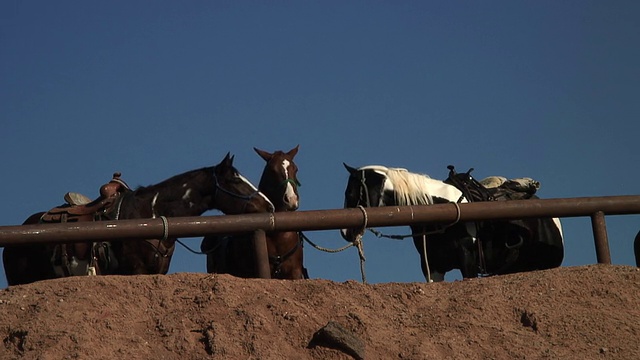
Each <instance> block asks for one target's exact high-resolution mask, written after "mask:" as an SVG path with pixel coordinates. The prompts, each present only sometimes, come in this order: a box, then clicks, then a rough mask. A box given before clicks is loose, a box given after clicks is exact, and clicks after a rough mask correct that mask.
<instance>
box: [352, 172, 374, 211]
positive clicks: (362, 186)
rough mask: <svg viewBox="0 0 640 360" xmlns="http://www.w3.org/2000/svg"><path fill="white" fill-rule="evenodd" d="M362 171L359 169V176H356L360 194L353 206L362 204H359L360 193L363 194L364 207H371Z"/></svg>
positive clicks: (365, 179)
mask: <svg viewBox="0 0 640 360" xmlns="http://www.w3.org/2000/svg"><path fill="white" fill-rule="evenodd" d="M364 173H365V171H364V170H361V171H360V174H361V176H358V180H360V184H359V185H360V186H359V191H360V196H359V197H358V202H357V203H356V206H355V207H358V206H359V205H362V204H361V200H362V195H364V199H365V203H364V207H371V201H370V199H369V188H368V187H367V178H366V177H365V176H364Z"/></svg>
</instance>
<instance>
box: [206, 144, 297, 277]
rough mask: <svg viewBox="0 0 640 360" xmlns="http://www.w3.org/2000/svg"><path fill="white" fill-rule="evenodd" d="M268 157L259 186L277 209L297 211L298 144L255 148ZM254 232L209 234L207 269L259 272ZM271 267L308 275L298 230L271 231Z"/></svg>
mask: <svg viewBox="0 0 640 360" xmlns="http://www.w3.org/2000/svg"><path fill="white" fill-rule="evenodd" d="M254 150H255V151H256V153H258V155H260V157H261V158H262V159H264V160H265V161H266V165H265V167H264V170H263V172H262V177H261V178H260V183H259V185H258V189H259V190H260V192H262V193H264V194H265V195H266V196H267V197H268V198H269V200H271V202H272V203H273V204H274V206H275V211H295V210H297V209H298V206H299V196H298V186H300V182H299V181H298V176H297V174H298V167H297V165H296V164H295V162H294V161H293V158H294V157H295V156H296V154H297V153H298V146H296V147H295V148H293V149H291V150H289V151H288V152H286V153H285V152H283V151H276V152H274V153H270V152H267V151H264V150H260V149H257V148H254ZM251 237H252V235H250V234H249V235H234V236H206V237H205V238H204V239H203V241H202V244H201V246H200V248H201V250H202V251H203V252H205V253H207V272H209V273H223V274H231V275H234V276H238V277H244V278H252V277H256V276H257V268H256V260H255V257H254V256H253V250H252V240H251ZM266 240H267V251H268V254H269V267H270V269H271V278H273V279H292V280H293V279H305V278H308V275H307V272H306V269H305V268H304V267H303V255H302V240H301V238H300V235H299V234H298V232H295V231H287V232H267V233H266Z"/></svg>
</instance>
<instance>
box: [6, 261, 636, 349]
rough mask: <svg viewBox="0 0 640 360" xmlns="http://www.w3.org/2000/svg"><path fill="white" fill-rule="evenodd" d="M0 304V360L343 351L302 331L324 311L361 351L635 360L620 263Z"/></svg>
mask: <svg viewBox="0 0 640 360" xmlns="http://www.w3.org/2000/svg"><path fill="white" fill-rule="evenodd" d="M0 314H2V317H1V319H0V337H1V338H2V340H3V344H2V345H0V359H43V360H46V359H55V360H58V359H211V358H224V359H351V358H352V356H351V355H348V354H347V352H348V351H347V350H344V349H343V350H340V349H336V348H337V347H338V345H337V343H335V342H334V343H329V342H321V341H316V342H314V343H312V342H311V339H312V338H313V337H314V333H316V332H317V331H318V330H320V329H321V328H323V327H325V326H326V325H327V324H329V323H330V322H331V323H332V324H333V323H335V324H337V325H338V326H340V327H342V328H343V329H345V330H346V331H347V333H348V334H351V335H353V336H355V337H356V338H357V339H358V340H359V341H361V342H362V344H364V352H365V354H366V356H365V357H366V358H367V359H640V344H639V340H640V271H638V269H637V268H634V267H629V266H606V265H592V266H583V267H569V268H567V267H564V268H559V269H554V270H549V271H541V272H532V273H526V274H517V275H509V276H501V277H492V278H484V279H473V280H465V281H456V282H452V283H438V284H425V283H403V284H400V283H389V284H376V285H365V284H361V283H358V282H355V281H348V282H344V283H337V282H332V281H328V280H301V281H277V280H260V279H251V280H247V279H238V278H233V277H230V276H227V275H209V274H191V273H180V274H173V275H166V276H129V277H107V276H105V277H83V278H66V279H58V280H51V281H44V282H40V283H36V284H31V285H26V286H16V287H10V288H8V289H6V290H1V291H0ZM310 343H312V346H310ZM356 356H357V355H356Z"/></svg>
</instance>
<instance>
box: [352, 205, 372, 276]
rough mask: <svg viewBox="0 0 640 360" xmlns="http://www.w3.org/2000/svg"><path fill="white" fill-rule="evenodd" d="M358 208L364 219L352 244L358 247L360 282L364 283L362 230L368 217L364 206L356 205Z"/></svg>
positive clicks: (364, 228)
mask: <svg viewBox="0 0 640 360" xmlns="http://www.w3.org/2000/svg"><path fill="white" fill-rule="evenodd" d="M358 208H360V210H362V215H363V217H364V220H363V224H362V230H360V232H358V234H356V240H355V241H354V246H355V247H356V248H357V249H358V256H359V257H360V274H361V275H362V283H363V284H366V283H367V276H366V275H365V273H364V262H365V261H366V260H367V259H366V258H365V257H364V243H363V242H362V236H363V235H364V232H365V231H366V230H367V222H368V221H369V218H368V216H367V210H365V208H364V206H362V205H358Z"/></svg>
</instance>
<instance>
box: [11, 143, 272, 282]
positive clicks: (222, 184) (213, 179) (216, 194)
mask: <svg viewBox="0 0 640 360" xmlns="http://www.w3.org/2000/svg"><path fill="white" fill-rule="evenodd" d="M115 180H118V179H115V178H114V180H112V181H111V182H109V184H107V185H105V186H104V187H103V188H102V189H101V197H100V198H99V199H98V200H96V201H94V202H93V203H90V204H87V205H86V206H88V207H89V208H91V207H92V206H94V205H95V204H94V203H97V202H99V201H100V202H102V201H105V199H107V200H108V201H107V203H108V204H109V206H107V207H100V208H99V209H98V210H99V212H97V213H92V214H89V218H88V219H85V218H80V219H77V218H75V221H91V220H94V219H97V220H100V219H110V220H118V219H143V218H162V217H172V216H199V215H202V214H203V213H204V212H205V211H207V210H212V209H217V210H220V211H222V212H223V213H225V214H241V213H254V212H271V211H273V210H274V209H273V204H271V202H270V201H269V200H268V199H267V197H266V196H265V195H264V194H262V193H260V192H259V191H258V190H257V189H256V187H255V186H254V185H252V184H251V183H250V182H249V181H248V180H247V179H246V178H244V177H243V176H242V175H241V174H240V173H239V172H238V170H237V169H236V168H234V167H233V157H232V156H230V154H227V155H226V156H225V157H224V159H223V160H222V161H221V162H220V163H219V164H218V165H215V166H211V167H204V168H201V169H197V170H191V171H188V172H185V173H183V174H180V175H176V176H173V177H171V178H169V179H167V180H165V181H163V182H160V183H158V184H156V185H150V186H144V187H139V188H137V189H136V190H131V189H129V188H128V187H119V188H116V189H115V190H114V189H112V190H111V191H110V192H109V191H107V192H109V194H108V196H106V197H105V196H104V194H103V191H102V190H103V189H107V190H109V186H112V185H113V186H117V185H118V184H119V183H118V182H117V181H115ZM65 198H66V197H65ZM68 201H69V200H68ZM111 205H113V206H111ZM77 209H80V210H77ZM61 210H64V212H63V213H62V214H63V215H62V216H65V217H68V218H69V219H71V218H73V216H72V215H73V214H76V213H80V212H82V211H81V210H86V207H85V208H83V207H80V208H77V207H73V206H70V205H65V206H62V207H59V208H54V209H52V210H51V211H49V212H47V213H38V214H34V215H32V216H30V217H29V218H28V219H27V220H26V221H25V222H24V224H36V223H39V222H42V221H43V219H49V218H51V217H52V216H54V217H55V215H57V214H60V213H61ZM84 213H88V212H87V211H85V212H84ZM69 221H72V220H69ZM175 242H176V239H175V238H166V239H149V240H140V241H131V240H129V241H124V240H119V241H110V242H100V243H82V242H80V243H74V244H60V245H47V244H30V245H20V246H9V247H5V249H4V252H3V263H4V268H5V273H6V275H7V281H8V283H9V285H17V284H26V283H30V282H34V281H38V280H44V279H52V278H56V277H61V276H68V275H87V274H88V271H89V274H90V273H91V271H95V273H96V274H102V275H107V274H116V275H134V274H166V273H167V271H168V270H169V264H170V261H171V257H172V255H173V252H174V249H175ZM96 244H97V247H96ZM89 269H92V270H89Z"/></svg>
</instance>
